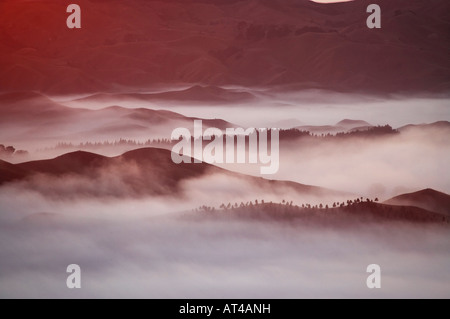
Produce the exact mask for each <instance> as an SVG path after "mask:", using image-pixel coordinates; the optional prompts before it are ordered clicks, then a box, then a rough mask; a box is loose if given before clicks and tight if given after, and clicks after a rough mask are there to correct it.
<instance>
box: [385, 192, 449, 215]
mask: <svg viewBox="0 0 450 319" xmlns="http://www.w3.org/2000/svg"><path fill="white" fill-rule="evenodd" d="M384 203H385V204H389V205H399V206H414V207H420V208H423V209H426V210H429V211H432V212H436V213H439V214H443V215H446V216H450V195H447V194H445V193H441V192H438V191H436V190H434V189H430V188H427V189H423V190H421V191H418V192H414V193H408V194H402V195H399V196H396V197H394V198H391V199H389V200H387V201H385V202H384Z"/></svg>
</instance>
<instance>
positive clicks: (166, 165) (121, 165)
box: [0, 148, 343, 198]
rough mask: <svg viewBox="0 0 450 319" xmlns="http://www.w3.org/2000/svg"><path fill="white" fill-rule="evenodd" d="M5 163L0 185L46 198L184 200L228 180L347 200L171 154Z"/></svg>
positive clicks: (77, 155) (150, 151)
mask: <svg viewBox="0 0 450 319" xmlns="http://www.w3.org/2000/svg"><path fill="white" fill-rule="evenodd" d="M0 163H1V166H0V168H1V170H2V173H3V172H7V174H1V176H0V185H1V184H3V185H4V184H7V183H10V182H13V181H23V182H25V184H26V183H30V184H29V185H33V189H35V190H38V191H41V192H43V193H44V194H46V195H50V196H53V195H58V196H62V197H65V196H67V197H73V196H75V197H76V196H85V197H118V198H122V197H130V196H131V197H143V196H152V195H166V196H180V195H182V193H183V187H182V186H183V182H185V181H188V180H190V179H193V178H197V179H199V178H202V177H208V176H222V177H230V178H232V179H233V181H234V182H237V183H240V182H242V183H249V184H250V185H252V187H254V188H255V189H256V190H260V191H263V192H266V193H272V194H279V193H280V192H281V193H283V192H287V191H291V192H294V193H296V194H297V195H298V196H305V195H308V196H325V195H331V196H343V193H340V192H336V191H332V190H328V189H325V188H320V187H315V186H309V185H303V184H299V183H294V182H288V181H274V180H267V179H263V178H259V177H252V176H247V175H243V174H238V173H234V172H229V171H227V170H224V169H221V168H218V167H216V166H213V165H210V164H207V163H201V164H185V163H181V164H175V163H173V161H172V159H171V152H170V151H168V150H164V149H158V148H143V149H138V150H134V151H130V152H127V153H124V154H123V155H121V156H117V157H105V156H101V155H97V154H93V153H89V152H81V151H78V152H73V153H68V154H65V155H63V156H60V157H57V158H54V159H50V160H42V161H32V162H27V163H22V164H16V165H12V164H9V163H6V162H0Z"/></svg>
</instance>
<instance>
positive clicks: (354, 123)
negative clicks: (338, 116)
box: [336, 119, 372, 129]
mask: <svg viewBox="0 0 450 319" xmlns="http://www.w3.org/2000/svg"><path fill="white" fill-rule="evenodd" d="M336 126H343V127H346V128H347V129H353V128H356V127H367V126H372V124H370V123H367V122H366V121H362V120H349V119H345V120H342V121H339V122H338V123H337V124H336Z"/></svg>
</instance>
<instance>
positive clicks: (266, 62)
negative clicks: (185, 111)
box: [0, 0, 450, 98]
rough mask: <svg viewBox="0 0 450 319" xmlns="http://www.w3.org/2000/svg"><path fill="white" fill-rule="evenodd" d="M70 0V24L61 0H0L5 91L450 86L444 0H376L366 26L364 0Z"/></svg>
mask: <svg viewBox="0 0 450 319" xmlns="http://www.w3.org/2000/svg"><path fill="white" fill-rule="evenodd" d="M77 4H78V5H80V7H81V10H82V28H81V29H76V30H74V29H68V28H67V27H66V19H67V17H68V14H67V13H66V7H67V5H68V3H66V2H63V1H59V0H45V1H44V0H34V1H27V0H3V1H1V4H0V87H1V88H2V90H5V91H17V90H27V91H39V92H45V93H52V94H71V93H89V92H90V93H97V92H113V91H117V90H121V89H125V88H142V89H145V88H148V87H150V86H154V85H168V86H170V85H179V84H189V85H190V86H195V85H199V84H201V85H202V86H206V87H208V86H223V85H239V86H246V87H263V86H276V85H277V86H278V85H279V86H283V85H292V84H295V85H297V87H300V88H316V89H329V90H335V91H342V92H371V93H379V94H385V93H390V92H420V91H426V92H445V91H448V89H449V87H450V82H449V81H448V69H449V67H450V61H449V59H448V54H447V52H448V47H449V41H450V39H449V37H448V29H449V21H450V16H449V12H450V3H449V2H448V1H447V0H426V1H425V0H378V1H377V4H379V5H380V7H381V8H382V28H381V29H369V28H367V26H366V19H367V17H368V14H367V13H366V9H367V6H368V4H370V2H367V1H350V2H345V3H338V4H319V3H314V2H312V1H309V0H261V1H253V0H228V1H224V0H208V1H205V0H183V1H182V0H168V1H155V0H133V1H118V0H111V1H100V0H98V1H93V0H91V1H89V0H79V1H77ZM195 90H197V91H198V90H199V88H198V87H196V88H195V89H194V91H195ZM188 93H189V94H191V93H192V92H188ZM194 93H195V92H194ZM202 94H205V95H206V96H208V95H211V92H210V90H206V91H205V92H202ZM214 94H216V93H214ZM219 95H220V94H219ZM170 98H173V94H171V96H170Z"/></svg>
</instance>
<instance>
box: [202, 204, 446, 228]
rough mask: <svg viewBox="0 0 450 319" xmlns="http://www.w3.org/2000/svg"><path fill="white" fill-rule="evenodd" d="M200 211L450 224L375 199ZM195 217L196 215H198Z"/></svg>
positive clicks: (340, 221)
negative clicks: (317, 205) (333, 204)
mask: <svg viewBox="0 0 450 319" xmlns="http://www.w3.org/2000/svg"><path fill="white" fill-rule="evenodd" d="M197 214H201V215H202V216H203V217H204V216H209V217H213V218H228V217H237V218H246V219H254V220H258V221H260V220H271V221H280V222H290V223H291V222H294V221H298V222H300V223H302V224H313V225H330V226H333V227H335V226H354V224H355V223H371V222H396V221H397V222H412V223H443V224H448V223H449V221H450V218H449V217H448V216H443V215H441V214H438V213H435V212H431V211H428V210H425V209H422V208H418V207H410V206H392V205H386V204H378V203H374V202H361V203H354V204H352V205H350V206H345V207H337V208H304V207H300V206H297V205H292V204H289V203H283V204H278V203H263V204H261V203H260V204H252V205H246V206H238V207H231V208H230V207H228V208H223V209H215V208H214V209H212V208H210V207H206V206H204V207H201V208H200V210H197ZM194 216H195V215H194Z"/></svg>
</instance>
